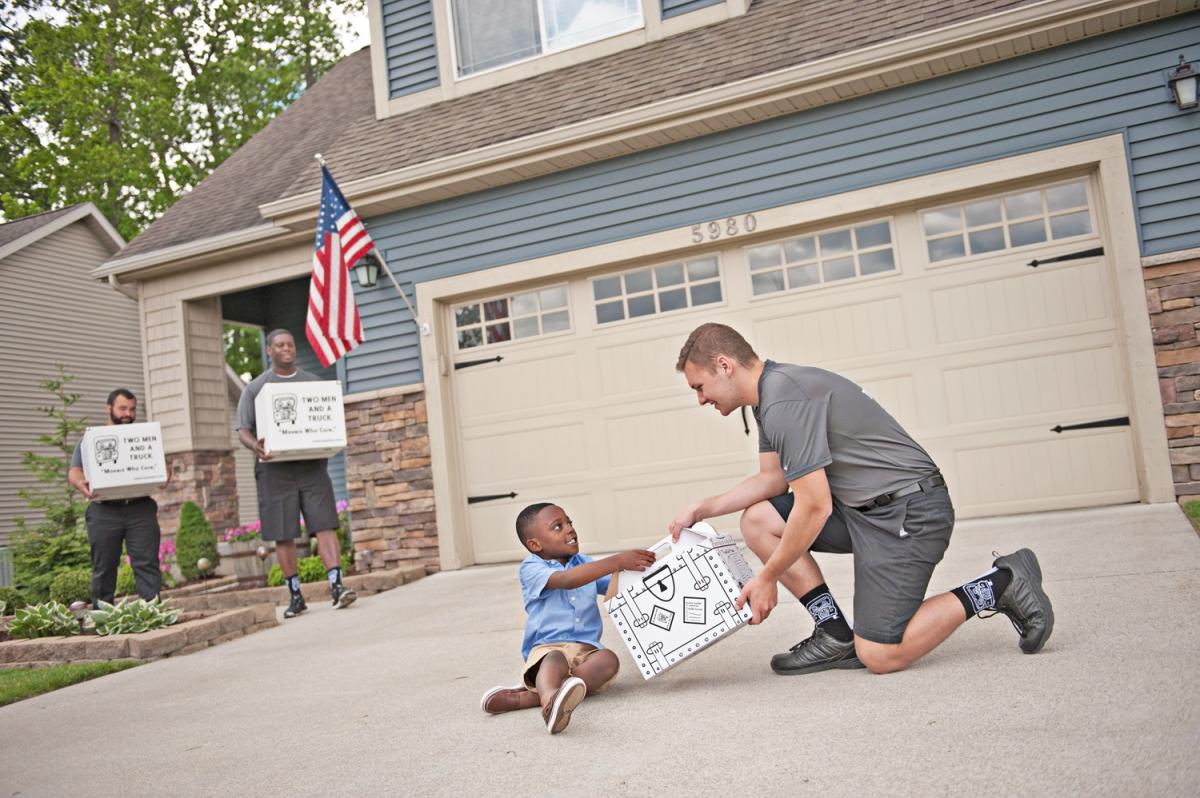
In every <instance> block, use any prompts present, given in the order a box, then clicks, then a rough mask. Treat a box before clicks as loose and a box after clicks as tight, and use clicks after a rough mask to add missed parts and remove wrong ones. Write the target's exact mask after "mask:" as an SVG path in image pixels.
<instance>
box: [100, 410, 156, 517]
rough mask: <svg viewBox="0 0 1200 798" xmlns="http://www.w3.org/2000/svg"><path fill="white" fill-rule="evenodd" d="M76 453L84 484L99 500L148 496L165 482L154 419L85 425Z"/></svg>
mask: <svg viewBox="0 0 1200 798" xmlns="http://www.w3.org/2000/svg"><path fill="white" fill-rule="evenodd" d="M79 454H80V457H82V458H83V476H84V478H86V479H87V481H88V487H90V488H91V490H92V493H94V494H96V498H97V499H100V500H101V501H104V500H107V499H136V498H138V497H139V496H149V495H150V494H151V493H154V492H155V491H156V490H158V487H159V486H160V485H162V484H163V483H165V482H166V481H167V461H166V458H165V457H164V455H163V445H162V428H161V427H160V426H159V424H158V422H157V421H149V422H146V423H143V424H110V425H108V426H105V427H88V428H87V429H86V430H84V433H83V444H82V445H81V446H80V448H79Z"/></svg>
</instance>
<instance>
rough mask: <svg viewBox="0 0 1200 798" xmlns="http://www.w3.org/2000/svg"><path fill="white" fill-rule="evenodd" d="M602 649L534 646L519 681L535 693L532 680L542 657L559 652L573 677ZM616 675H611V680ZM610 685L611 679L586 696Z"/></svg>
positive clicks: (588, 646) (575, 646)
mask: <svg viewBox="0 0 1200 798" xmlns="http://www.w3.org/2000/svg"><path fill="white" fill-rule="evenodd" d="M602 650H603V649H599V648H596V647H595V646H591V645H588V644H587V643H546V644H545V645H541V646H534V647H533V650H532V651H530V652H529V659H527V660H525V670H524V672H522V673H521V681H522V682H524V683H525V687H526V689H528V690H533V691H534V692H536V691H537V685H536V684H534V679H535V678H536V677H537V671H538V666H539V665H541V664H542V657H544V656H546V655H547V654H549V653H550V652H551V651H561V652H562V654H563V656H564V657H566V658H567V672H568V673H570V675H572V676H574V675H575V670H576V669H577V668H578V667H579V666H580V665H582V664H583V663H584V662H586V661H587V658H588V657H590V656H592V655H593V654H595V653H596V652H597V651H602ZM615 678H616V674H614V675H613V679H615ZM610 684H612V679H609V680H608V681H607V682H605V683H604V684H602V685H600V686H599V687H597V688H596V689H595V690H588V695H595V694H596V693H602V692H604V691H605V690H607V689H608V686H609V685H610Z"/></svg>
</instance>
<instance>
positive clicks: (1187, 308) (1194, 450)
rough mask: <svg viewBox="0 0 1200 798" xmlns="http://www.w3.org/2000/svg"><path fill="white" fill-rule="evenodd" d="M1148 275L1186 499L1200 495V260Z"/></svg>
mask: <svg viewBox="0 0 1200 798" xmlns="http://www.w3.org/2000/svg"><path fill="white" fill-rule="evenodd" d="M1189 254H1191V253H1189ZM1143 276H1144V278H1145V280H1146V303H1147V309H1148V310H1149V312H1150V327H1151V330H1152V332H1153V334H1154V357H1155V361H1156V363H1157V365H1158V387H1159V392H1160V393H1161V394H1162V403H1163V413H1164V415H1165V417H1166V424H1167V445H1168V446H1169V447H1170V451H1171V475H1172V477H1173V479H1174V482H1175V495H1176V497H1177V498H1178V499H1179V500H1180V501H1181V502H1182V501H1184V500H1191V499H1196V498H1200V258H1196V257H1192V258H1190V259H1187V260H1180V261H1177V262H1175V263H1166V264H1163V265H1156V266H1147V267H1146V268H1145V269H1143Z"/></svg>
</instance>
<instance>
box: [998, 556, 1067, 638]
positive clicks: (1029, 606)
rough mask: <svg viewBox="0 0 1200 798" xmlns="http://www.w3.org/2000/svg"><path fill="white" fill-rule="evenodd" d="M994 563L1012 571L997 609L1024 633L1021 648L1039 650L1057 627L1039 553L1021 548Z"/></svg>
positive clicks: (1018, 632)
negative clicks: (1010, 578)
mask: <svg viewBox="0 0 1200 798" xmlns="http://www.w3.org/2000/svg"><path fill="white" fill-rule="evenodd" d="M992 565H994V566H995V567H997V568H1005V569H1007V570H1008V571H1010V572H1011V573H1012V583H1011V584H1009V586H1008V588H1007V589H1006V590H1005V591H1004V592H1003V593H1002V594H1001V595H1000V601H999V602H997V604H996V610H997V611H998V612H1002V613H1004V614H1005V615H1007V616H1008V619H1009V620H1010V621H1012V625H1013V626H1014V627H1015V628H1016V630H1017V634H1019V635H1021V643H1020V645H1021V650H1022V651H1024V652H1025V653H1026V654H1036V653H1037V652H1039V651H1041V650H1042V646H1044V645H1046V641H1047V640H1049V639H1050V632H1051V631H1053V629H1054V608H1053V607H1052V606H1051V605H1050V598H1049V597H1048V596H1047V595H1046V593H1045V591H1043V590H1042V568H1041V566H1040V565H1038V560H1037V555H1036V554H1034V553H1033V552H1032V551H1030V550H1029V549H1020V550H1019V551H1016V552H1013V553H1012V554H1006V555H1004V556H1003V557H997V558H996V560H995V562H993V563H992Z"/></svg>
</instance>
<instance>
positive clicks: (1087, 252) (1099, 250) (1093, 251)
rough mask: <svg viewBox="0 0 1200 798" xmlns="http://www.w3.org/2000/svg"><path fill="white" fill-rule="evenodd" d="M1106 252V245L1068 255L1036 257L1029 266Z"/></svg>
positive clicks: (1093, 256)
mask: <svg viewBox="0 0 1200 798" xmlns="http://www.w3.org/2000/svg"><path fill="white" fill-rule="evenodd" d="M1103 254H1104V247H1096V248H1095V249H1081V250H1080V251H1079V252H1068V253H1067V254H1066V255H1055V256H1054V257H1053V258H1042V259H1041V260H1038V259H1037V258H1034V259H1033V260H1031V261H1029V263H1028V264H1026V265H1028V266H1032V267H1033V268H1035V269H1036V268H1037V267H1038V266H1041V265H1042V264H1043V263H1059V262H1060V261H1064V260H1080V259H1081V258H1098V257H1100V256H1101V255H1103Z"/></svg>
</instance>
